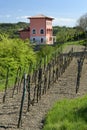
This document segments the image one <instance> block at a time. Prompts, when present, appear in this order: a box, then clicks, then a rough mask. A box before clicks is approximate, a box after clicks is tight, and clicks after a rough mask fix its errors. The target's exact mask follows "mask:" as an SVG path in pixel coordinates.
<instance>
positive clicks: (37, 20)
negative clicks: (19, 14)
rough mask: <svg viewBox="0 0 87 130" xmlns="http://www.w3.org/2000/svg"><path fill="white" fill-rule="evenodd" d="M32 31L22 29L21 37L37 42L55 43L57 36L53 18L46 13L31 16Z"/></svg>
mask: <svg viewBox="0 0 87 130" xmlns="http://www.w3.org/2000/svg"><path fill="white" fill-rule="evenodd" d="M28 19H30V30H29V31H30V32H29V31H27V32H26V31H23V30H22V31H21V32H20V37H21V38H29V39H30V41H31V42H32V43H35V44H53V43H54V40H55V37H54V36H53V29H52V21H53V18H51V17H47V16H45V15H36V16H32V17H29V18H28Z"/></svg>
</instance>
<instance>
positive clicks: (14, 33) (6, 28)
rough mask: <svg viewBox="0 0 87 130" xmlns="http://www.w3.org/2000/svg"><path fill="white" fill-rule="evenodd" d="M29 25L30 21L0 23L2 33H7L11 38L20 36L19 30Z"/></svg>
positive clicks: (0, 32)
mask: <svg viewBox="0 0 87 130" xmlns="http://www.w3.org/2000/svg"><path fill="white" fill-rule="evenodd" d="M27 26H29V23H25V22H18V23H0V34H7V35H8V36H9V38H16V37H19V35H18V30H19V29H20V28H26V27H27Z"/></svg>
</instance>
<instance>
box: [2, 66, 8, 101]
mask: <svg viewBox="0 0 87 130" xmlns="http://www.w3.org/2000/svg"><path fill="white" fill-rule="evenodd" d="M8 77H9V67H7V75H6V83H5V92H4V96H3V103H4V102H5V98H6V95H7V87H8Z"/></svg>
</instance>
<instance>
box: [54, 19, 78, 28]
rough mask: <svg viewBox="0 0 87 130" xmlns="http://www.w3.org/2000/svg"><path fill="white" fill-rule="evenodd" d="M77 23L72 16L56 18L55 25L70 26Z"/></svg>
mask: <svg viewBox="0 0 87 130" xmlns="http://www.w3.org/2000/svg"><path fill="white" fill-rule="evenodd" d="M75 24H76V19H72V18H55V19H54V22H53V25H58V26H69V27H73V26H75Z"/></svg>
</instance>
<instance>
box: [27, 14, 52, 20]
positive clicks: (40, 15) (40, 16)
mask: <svg viewBox="0 0 87 130" xmlns="http://www.w3.org/2000/svg"><path fill="white" fill-rule="evenodd" d="M31 18H47V19H54V18H52V17H48V16H45V15H43V14H39V15H35V16H32V17H28V19H31Z"/></svg>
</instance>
